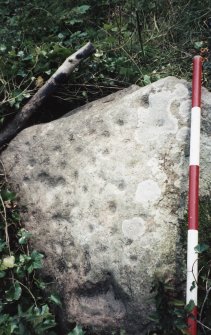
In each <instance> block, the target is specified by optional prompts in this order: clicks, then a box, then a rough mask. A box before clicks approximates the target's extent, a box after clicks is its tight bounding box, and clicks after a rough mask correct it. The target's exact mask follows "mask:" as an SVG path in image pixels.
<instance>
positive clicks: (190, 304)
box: [185, 300, 195, 313]
mask: <svg viewBox="0 0 211 335" xmlns="http://www.w3.org/2000/svg"><path fill="white" fill-rule="evenodd" d="M194 307H195V303H194V301H193V300H190V301H189V303H188V304H187V305H186V306H185V310H186V312H188V313H191V312H192V310H193V309H194Z"/></svg>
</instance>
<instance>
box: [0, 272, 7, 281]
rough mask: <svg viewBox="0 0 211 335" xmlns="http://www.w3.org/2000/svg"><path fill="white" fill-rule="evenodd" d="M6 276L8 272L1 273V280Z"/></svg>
mask: <svg viewBox="0 0 211 335" xmlns="http://www.w3.org/2000/svg"><path fill="white" fill-rule="evenodd" d="M5 275H6V272H4V271H0V279H1V278H4V277H5Z"/></svg>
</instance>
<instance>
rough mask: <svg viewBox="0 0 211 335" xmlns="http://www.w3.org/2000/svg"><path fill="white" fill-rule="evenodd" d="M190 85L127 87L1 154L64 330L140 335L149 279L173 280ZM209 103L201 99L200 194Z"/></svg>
mask: <svg viewBox="0 0 211 335" xmlns="http://www.w3.org/2000/svg"><path fill="white" fill-rule="evenodd" d="M190 96H191V85H190V84H189V83H187V82H186V81H184V80H179V79H177V78H174V77H168V78H165V79H162V80H159V81H157V82H155V83H153V84H151V85H148V86H146V87H142V88H140V87H138V86H132V87H130V88H128V89H125V90H123V91H120V92H117V93H115V94H112V95H109V96H107V97H106V98H103V99H100V100H97V101H94V102H92V103H89V104H87V105H85V106H83V107H80V108H78V109H76V110H74V111H72V112H71V113H69V114H67V115H65V117H63V118H60V119H58V120H56V121H53V122H50V123H47V124H40V125H36V126H33V127H30V128H28V129H25V130H24V131H22V132H21V133H20V134H19V135H18V136H17V137H16V138H15V139H14V140H13V141H12V142H11V143H10V144H9V146H8V148H7V149H6V150H5V151H4V152H3V154H2V157H1V159H2V161H3V164H4V167H5V170H6V171H7V174H8V179H9V181H10V182H11V184H12V187H13V188H14V189H15V190H16V191H18V194H19V195H20V199H21V203H22V204H24V205H26V206H27V215H26V218H25V226H26V228H27V229H28V230H29V231H30V232H31V233H32V234H33V238H32V246H33V247H34V248H36V249H38V250H39V251H41V252H43V253H44V254H45V256H46V257H45V266H44V272H45V274H48V275H50V276H51V277H53V278H54V280H55V281H56V282H57V284H58V288H59V290H60V293H61V294H62V297H63V300H64V307H65V309H64V314H65V315H66V317H67V319H68V320H69V321H70V322H77V323H79V324H81V325H83V326H87V327H91V328H93V329H95V330H96V331H97V333H98V334H101V333H105V332H106V331H109V334H110V333H111V330H114V331H115V330H117V329H125V330H126V332H127V334H131V335H132V334H133V335H141V334H146V332H147V329H150V321H149V316H150V314H151V312H152V311H153V310H154V304H153V300H152V293H151V287H152V284H153V281H154V279H155V278H156V277H159V278H160V279H161V280H164V279H165V280H168V279H171V278H175V275H176V269H177V264H178V259H177V258H178V256H179V255H180V250H181V249H180V246H179V237H180V236H179V235H180V219H181V218H182V217H183V214H184V211H186V209H187V208H186V193H187V187H188V156H189V127H190V110H191V98H190ZM210 108H211V94H210V93H208V92H207V91H206V90H203V110H202V135H201V148H202V150H201V184H200V185H201V194H206V192H208V188H209V183H208V182H209V178H210V176H209V175H210V167H211V164H210V163H211V158H210V157H211V156H210V149H211V138H210V135H211V113H209V109H210Z"/></svg>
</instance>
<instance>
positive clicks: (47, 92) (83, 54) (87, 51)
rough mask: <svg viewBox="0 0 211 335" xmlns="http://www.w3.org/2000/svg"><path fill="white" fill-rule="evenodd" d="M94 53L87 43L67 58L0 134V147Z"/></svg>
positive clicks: (24, 124)
mask: <svg viewBox="0 0 211 335" xmlns="http://www.w3.org/2000/svg"><path fill="white" fill-rule="evenodd" d="M94 52H95V48H94V46H93V45H92V44H91V43H90V42H88V43H87V44H86V45H85V46H83V47H82V48H80V49H79V50H78V51H76V52H75V53H74V54H72V55H71V56H69V57H68V58H67V59H66V60H65V61H64V63H63V64H62V65H61V66H60V67H59V68H58V69H57V71H56V72H55V73H54V74H53V75H52V76H51V77H50V78H49V79H48V81H47V82H46V83H45V84H44V85H43V86H42V87H41V88H40V89H39V90H38V91H37V92H36V93H35V95H34V96H33V97H32V98H31V99H30V100H29V102H28V103H27V104H26V105H25V106H24V107H23V108H22V110H20V111H19V112H18V113H17V114H16V116H15V117H14V119H13V120H12V121H11V122H10V123H9V124H8V125H7V127H6V128H5V129H4V130H3V131H2V133H1V134H0V147H2V146H3V145H4V144H6V143H8V142H9V141H10V140H11V139H12V138H14V137H15V136H16V135H17V134H18V133H19V132H20V131H21V130H22V129H23V128H24V127H25V126H26V124H27V121H28V120H29V119H30V118H31V116H32V115H34V114H35V113H36V112H37V110H38V108H39V107H40V106H41V105H42V104H43V103H44V101H45V100H46V99H47V98H49V96H51V95H52V94H53V93H54V92H55V91H56V89H57V87H58V86H59V85H60V84H61V83H63V82H64V81H65V80H66V79H67V78H68V76H69V75H70V73H71V72H73V70H74V69H75V68H76V66H78V64H79V63H80V62H81V61H82V60H83V59H86V58H87V57H89V56H90V55H92V54H93V53H94Z"/></svg>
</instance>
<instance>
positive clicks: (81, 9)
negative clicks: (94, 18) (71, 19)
mask: <svg viewBox="0 0 211 335" xmlns="http://www.w3.org/2000/svg"><path fill="white" fill-rule="evenodd" d="M89 8H90V6H89V5H82V6H78V7H76V8H75V10H76V12H77V13H78V14H85V13H86V12H87V11H88V9H89Z"/></svg>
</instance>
